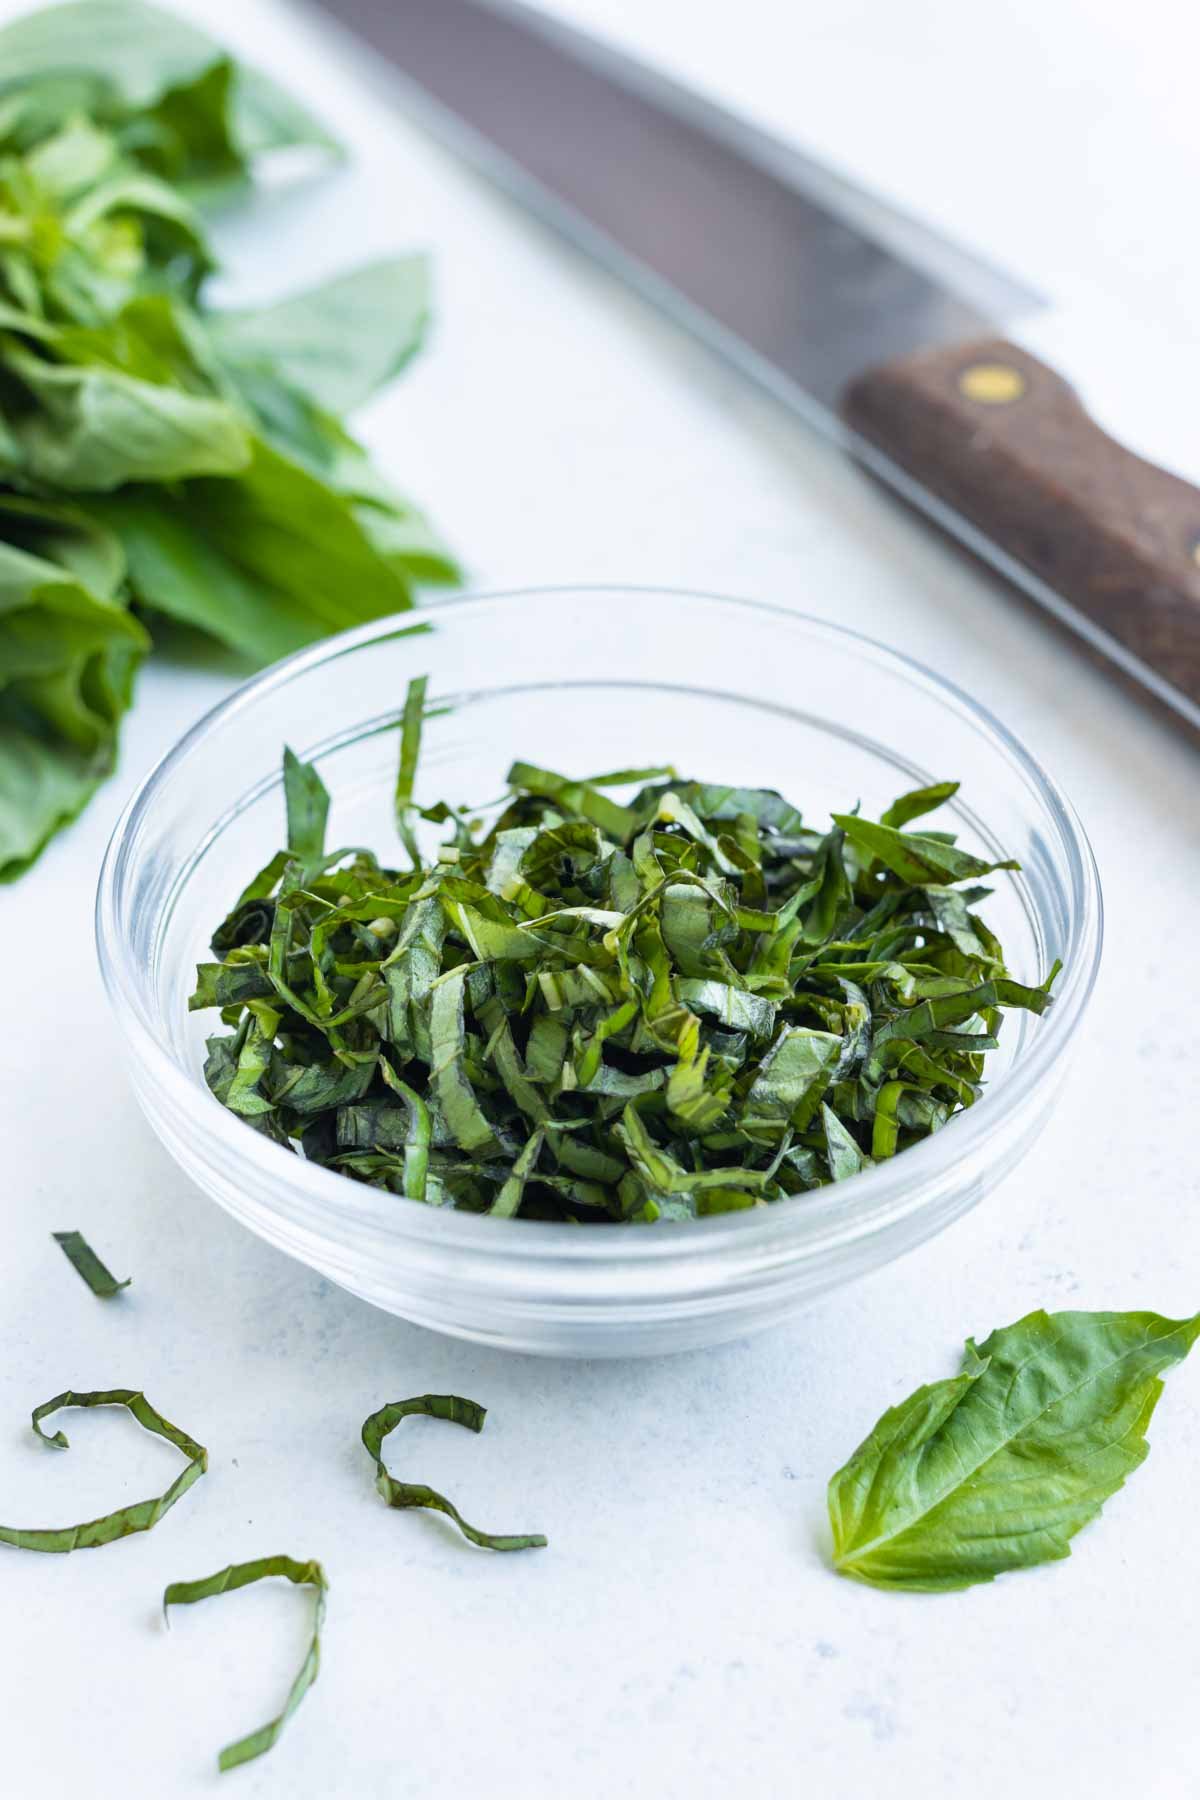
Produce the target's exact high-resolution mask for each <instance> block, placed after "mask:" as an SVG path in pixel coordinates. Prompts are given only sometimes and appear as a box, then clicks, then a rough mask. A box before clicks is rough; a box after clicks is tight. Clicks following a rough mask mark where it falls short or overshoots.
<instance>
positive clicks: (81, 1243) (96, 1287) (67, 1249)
mask: <svg viewBox="0 0 1200 1800" xmlns="http://www.w3.org/2000/svg"><path fill="white" fill-rule="evenodd" d="M51 1235H52V1236H53V1238H54V1241H55V1243H56V1244H61V1245H62V1250H63V1255H64V1256H65V1257H66V1259H67V1261H68V1262H69V1263H70V1265H71V1267H72V1268H73V1269H74V1270H75V1272H76V1273H77V1274H78V1275H79V1276H81V1277H82V1279H83V1280H84V1281H86V1282H87V1284H88V1286H89V1287H90V1288H91V1290H92V1292H93V1294H95V1295H97V1296H98V1297H99V1298H100V1299H101V1300H111V1299H112V1298H113V1296H114V1294H119V1293H120V1292H121V1290H122V1288H127V1287H128V1286H129V1283H130V1281H131V1280H132V1279H133V1278H132V1276H126V1278H125V1280H124V1281H118V1280H117V1278H116V1276H115V1275H112V1274H110V1273H109V1271H108V1270H107V1269H106V1268H105V1266H104V1264H103V1263H102V1262H101V1261H100V1258H99V1257H98V1256H97V1255H96V1252H95V1251H94V1250H93V1249H92V1246H91V1245H90V1244H89V1243H88V1241H87V1239H86V1238H85V1237H84V1236H83V1235H82V1233H81V1232H78V1231H55V1232H53V1233H52V1234H51Z"/></svg>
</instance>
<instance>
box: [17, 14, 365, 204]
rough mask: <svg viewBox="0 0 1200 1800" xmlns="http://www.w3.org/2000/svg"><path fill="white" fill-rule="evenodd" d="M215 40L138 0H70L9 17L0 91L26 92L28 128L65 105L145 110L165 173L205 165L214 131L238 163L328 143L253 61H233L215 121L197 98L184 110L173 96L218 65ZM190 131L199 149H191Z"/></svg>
mask: <svg viewBox="0 0 1200 1800" xmlns="http://www.w3.org/2000/svg"><path fill="white" fill-rule="evenodd" d="M225 61H226V59H225V58H224V56H223V54H222V52H221V50H220V48H219V46H218V45H217V44H216V43H215V42H214V40H213V39H212V38H210V37H209V36H208V34H207V33H206V32H204V31H201V30H200V29H199V28H198V27H197V26H195V25H192V24H190V23H188V22H187V21H186V20H184V19H181V18H179V17H178V15H177V14H174V13H170V12H165V11H161V10H160V9H159V8H158V7H156V6H148V5H145V4H142V0H74V3H73V4H68V5H64V6H51V7H45V8H42V9H41V10H40V11H36V12H31V13H27V14H25V15H24V16H23V17H21V18H18V19H14V20H12V21H11V22H10V23H9V24H8V25H6V26H5V27H4V28H3V30H0V95H2V94H5V93H9V92H13V91H16V92H17V93H18V94H21V95H29V94H30V93H31V92H32V93H35V94H36V95H37V97H38V99H39V101H40V105H38V107H37V110H36V119H37V126H38V128H39V129H41V130H45V129H48V128H49V127H50V126H51V125H52V124H53V123H54V122H58V123H61V122H62V121H63V120H64V119H66V118H68V117H70V115H71V114H72V113H77V112H83V111H86V112H89V113H92V114H95V115H97V116H99V117H101V118H105V119H107V120H112V121H116V122H121V121H124V120H127V119H129V118H130V117H131V116H134V117H144V116H146V115H149V116H150V118H151V120H152V122H155V121H154V115H155V112H156V109H158V111H159V117H158V120H157V121H156V122H157V123H158V124H159V125H160V128H162V129H163V130H164V131H165V130H168V129H169V130H170V132H171V134H172V135H173V137H174V140H175V152H176V158H177V160H176V161H175V164H174V166H173V167H172V169H171V170H170V173H171V175H172V178H173V179H177V180H178V179H187V178H188V177H189V176H191V175H196V176H197V177H199V178H204V177H205V176H207V175H209V174H210V173H211V167H212V161H213V157H212V148H211V140H212V137H213V134H214V131H222V130H223V135H224V137H225V140H226V148H227V154H228V158H229V159H230V160H231V161H232V162H233V163H234V166H235V167H236V168H237V169H238V170H239V171H241V170H242V169H244V167H245V165H246V164H247V163H248V162H249V161H251V160H252V159H253V158H254V157H256V156H259V155H262V154H263V153H264V152H267V151H271V150H281V149H290V148H292V147H295V146H312V147H316V148H319V149H321V150H323V151H326V152H328V151H331V150H335V149H336V148H337V146H336V144H335V143H334V141H333V140H332V139H331V138H330V136H329V134H328V132H327V131H326V129H325V127H324V126H323V125H321V124H320V123H319V122H318V121H317V120H316V119H315V118H313V116H312V114H311V113H309V112H308V111H307V110H306V109H305V108H304V107H302V106H301V105H300V104H299V103H298V102H297V101H296V100H294V99H292V97H291V95H290V94H288V93H286V92H285V91H284V90H283V89H282V88H280V87H278V86H277V85H276V83H275V82H273V81H272V80H271V79H270V78H269V77H268V76H266V75H264V74H263V73H262V72H261V71H259V70H255V69H246V68H239V69H238V70H236V71H235V72H233V74H232V79H231V80H230V82H229V91H228V97H227V100H226V101H224V102H222V103H221V110H220V112H218V114H217V115H216V118H215V119H214V117H213V115H212V113H211V112H210V114H209V116H208V117H207V118H203V117H202V121H201V123H202V129H201V130H200V131H199V132H198V131H197V122H196V116H195V115H196V111H197V108H196V104H195V99H194V96H192V97H189V99H188V102H187V111H186V112H185V110H184V107H183V106H182V105H181V104H179V103H178V101H176V103H175V104H174V105H173V104H172V97H173V96H178V95H187V92H188V89H189V88H190V87H191V86H192V84H194V83H197V82H199V81H201V80H203V78H204V77H205V76H206V74H208V73H209V72H210V71H211V70H212V68H213V66H214V65H215V64H223V63H225ZM197 137H199V143H200V145H201V146H203V147H204V148H203V151H202V152H198V150H197Z"/></svg>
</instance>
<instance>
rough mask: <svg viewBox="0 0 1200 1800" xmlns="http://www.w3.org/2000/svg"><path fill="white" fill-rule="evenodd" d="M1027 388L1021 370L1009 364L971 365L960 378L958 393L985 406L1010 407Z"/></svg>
mask: <svg viewBox="0 0 1200 1800" xmlns="http://www.w3.org/2000/svg"><path fill="white" fill-rule="evenodd" d="M1026 386H1027V383H1026V380H1025V377H1024V376H1023V375H1022V373H1021V371H1020V369H1014V368H1013V367H1012V366H1011V364H1009V363H971V364H970V366H969V367H968V368H965V369H964V370H963V371H962V373H961V374H960V376H959V378H958V391H959V393H960V394H965V395H966V397H967V399H968V400H978V401H979V402H980V404H981V405H983V406H1009V405H1011V403H1012V402H1013V401H1014V400H1019V399H1020V398H1021V395H1022V394H1023V393H1024V392H1025V388H1026Z"/></svg>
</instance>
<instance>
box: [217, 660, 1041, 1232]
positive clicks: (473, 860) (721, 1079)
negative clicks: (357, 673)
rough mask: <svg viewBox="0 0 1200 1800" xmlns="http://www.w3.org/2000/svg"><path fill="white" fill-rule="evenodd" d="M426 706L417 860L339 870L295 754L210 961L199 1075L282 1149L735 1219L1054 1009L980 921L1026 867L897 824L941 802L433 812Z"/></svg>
mask: <svg viewBox="0 0 1200 1800" xmlns="http://www.w3.org/2000/svg"><path fill="white" fill-rule="evenodd" d="M428 698H429V697H428V693H427V680H426V678H425V677H421V678H419V679H418V680H416V681H414V682H412V683H411V685H410V687H409V690H408V695H407V698H406V700H405V702H404V706H403V711H402V714H401V717H400V719H399V721H398V723H399V725H400V733H399V737H400V744H399V772H398V776H397V781H396V788H395V811H396V820H397V826H398V830H399V834H400V837H401V839H402V841H403V843H404V846H405V849H406V851H407V854H408V858H409V861H410V862H411V864H412V867H411V868H409V869H407V870H397V869H392V868H388V867H386V866H384V864H383V862H382V861H381V859H380V858H378V857H377V856H375V855H374V854H372V853H371V852H370V851H367V850H362V849H358V850H344V851H340V852H336V851H335V852H332V853H331V852H328V851H327V850H326V848H325V823H326V816H327V813H328V808H329V796H328V794H327V793H326V791H325V788H324V786H323V784H322V782H321V780H320V777H319V776H318V775H317V772H316V770H315V769H314V768H312V767H311V766H310V765H308V764H306V763H304V762H303V761H302V760H301V759H299V758H297V757H295V756H293V755H292V753H291V752H290V751H289V752H287V754H286V756H285V771H284V787H285V796H286V802H287V847H286V848H285V849H282V850H280V851H278V852H277V853H276V854H275V855H274V856H273V857H271V858H270V860H269V861H268V862H267V863H266V865H265V867H264V868H263V869H261V870H260V871H258V872H257V873H256V874H253V875H252V876H251V879H250V880H249V882H248V884H247V885H246V886H244V887H243V888H242V891H241V894H240V897H239V898H237V899H236V900H234V903H233V908H232V911H231V912H230V913H229V915H228V917H227V918H225V919H224V920H222V921H221V922H220V923H219V924H218V925H217V926H216V929H215V931H214V933H213V938H212V954H213V956H214V958H216V959H217V960H215V961H213V962H207V963H203V964H201V965H200V967H199V968H198V970H197V980H196V990H195V993H194V994H193V995H192V998H191V1002H190V1004H191V1006H192V1007H194V1008H208V1007H214V1008H218V1009H219V1010H220V1013H221V1019H222V1023H223V1024H224V1026H225V1027H226V1034H218V1035H215V1036H213V1037H211V1038H210V1039H209V1040H208V1050H209V1055H208V1061H207V1064H206V1068H205V1074H206V1078H207V1080H208V1084H209V1086H210V1087H211V1089H212V1092H213V1093H214V1094H215V1095H216V1097H217V1099H218V1100H220V1101H221V1103H222V1104H223V1105H224V1106H226V1107H228V1108H229V1109H230V1110H231V1111H232V1112H235V1113H236V1114H238V1116H239V1117H240V1118H241V1119H242V1120H243V1121H244V1122H245V1124H247V1125H248V1126H249V1127H251V1128H252V1129H253V1130H255V1131H258V1132H260V1133H262V1134H263V1135H265V1136H267V1137H269V1138H271V1139H272V1140H273V1141H274V1142H276V1143H278V1144H280V1145H281V1146H285V1147H287V1148H291V1149H298V1150H300V1151H302V1153H303V1154H304V1155H305V1156H306V1157H308V1158H310V1159H311V1160H313V1161H315V1162H318V1163H321V1164H323V1165H324V1166H325V1167H327V1168H330V1169H334V1170H337V1171H339V1172H340V1173H342V1174H344V1175H348V1176H351V1177H352V1178H353V1179H355V1180H357V1181H362V1182H366V1183H369V1184H370V1185H372V1186H374V1187H377V1188H380V1189H383V1190H385V1191H387V1192H390V1193H393V1194H396V1195H398V1196H403V1197H405V1198H408V1199H413V1200H419V1201H422V1202H423V1203H424V1204H426V1205H429V1206H450V1207H455V1208H459V1209H461V1210H464V1211H468V1212H475V1213H481V1214H483V1213H486V1214H491V1215H492V1216H493V1217H495V1218H497V1219H511V1218H514V1217H519V1218H535V1219H557V1220H570V1221H574V1222H577V1223H590V1224H619V1223H629V1222H635V1223H640V1224H652V1223H654V1222H656V1221H657V1222H666V1221H675V1220H682V1219H695V1218H699V1217H704V1216H709V1215H711V1214H714V1213H721V1212H737V1211H742V1210H745V1209H747V1208H751V1207H759V1206H768V1205H772V1204H775V1203H776V1202H778V1201H781V1200H786V1199H789V1198H793V1197H795V1196H798V1195H800V1196H802V1195H803V1194H805V1193H806V1192H808V1191H809V1190H811V1189H813V1188H817V1187H822V1186H825V1185H827V1184H829V1183H832V1182H843V1181H847V1180H851V1179H853V1178H855V1177H857V1176H858V1175H859V1174H861V1173H862V1172H863V1171H864V1170H869V1169H870V1168H871V1167H873V1166H874V1165H877V1164H879V1163H881V1162H884V1161H886V1160H887V1159H888V1158H890V1157H892V1156H895V1155H897V1154H901V1153H903V1152H904V1151H906V1150H908V1149H909V1148H911V1147H912V1146H913V1145H915V1144H919V1143H920V1142H922V1141H923V1140H924V1139H925V1138H928V1137H930V1136H931V1135H932V1134H933V1133H935V1132H937V1131H941V1130H943V1129H946V1128H951V1129H952V1128H953V1122H954V1117H955V1115H956V1114H957V1113H960V1112H962V1111H963V1110H964V1109H966V1108H968V1107H970V1106H973V1105H974V1104H975V1102H976V1101H977V1100H978V1098H979V1097H980V1095H981V1094H982V1092H983V1087H984V1077H985V1068H986V1061H987V1056H988V1053H989V1052H990V1051H991V1050H992V1049H994V1048H995V1045H996V1042H997V1034H998V1033H999V1031H1000V1029H1001V1027H1002V1024H1003V1018H1004V1015H1005V1013H1006V1012H1007V1011H1009V1010H1010V1009H1013V1008H1021V1009H1024V1010H1026V1011H1028V1012H1032V1013H1035V1014H1036V1013H1041V1012H1044V1011H1045V1009H1046V1007H1047V1006H1048V1005H1049V1004H1050V989H1051V986H1052V984H1053V981H1054V978H1055V975H1056V974H1057V965H1056V966H1055V968H1054V969H1052V970H1051V971H1050V973H1049V975H1048V976H1047V978H1046V980H1045V981H1043V982H1041V983H1040V984H1038V985H1036V986H1030V985H1026V984H1024V983H1021V982H1018V981H1014V980H1013V979H1012V977H1011V976H1010V975H1009V974H1008V972H1007V970H1006V968H1005V963H1004V953H1003V949H1002V947H1001V945H1000V944H999V943H998V942H997V940H996V937H995V935H994V934H993V933H992V931H991V930H990V929H989V927H988V926H987V924H986V923H985V921H984V919H983V917H982V916H981V914H980V911H979V910H977V909H978V908H979V907H980V906H981V904H982V903H983V902H985V901H986V899H987V896H988V891H989V890H988V889H987V888H986V887H983V886H981V885H979V881H980V877H982V876H983V875H985V874H987V873H989V872H990V871H992V870H993V868H1001V869H1003V868H1008V867H1012V866H1013V865H1012V864H1011V863H1010V862H1001V863H999V864H993V863H992V862H991V861H989V860H987V859H985V858H982V857H977V856H974V855H972V854H971V853H969V852H968V851H966V850H962V849H960V848H958V847H957V846H956V845H955V843H954V841H953V838H952V836H951V835H950V834H949V833H947V832H936V831H928V830H927V831H922V832H912V831H907V830H904V829H901V827H903V826H906V825H908V824H909V823H911V821H912V820H914V819H918V818H921V817H922V816H923V815H924V814H926V813H928V812H930V811H931V810H932V809H934V808H935V807H937V806H938V805H940V804H943V803H944V802H945V801H947V800H950V799H953V797H954V795H955V792H956V784H955V783H954V782H940V783H935V784H933V785H931V786H928V787H924V788H921V789H918V790H917V791H916V792H914V793H910V794H905V795H901V797H900V798H899V799H898V800H896V801H895V802H894V803H893V804H892V805H891V806H890V807H889V808H888V809H887V812H886V814H885V816H884V819H883V820H881V821H880V822H879V823H874V822H872V821H871V820H869V819H864V818H861V817H860V816H859V815H858V814H857V813H838V814H835V815H833V818H832V821H829V820H818V821H817V822H816V823H815V824H814V825H813V826H811V827H810V826H808V825H806V824H805V823H804V820H803V818H802V816H801V814H800V812H799V810H798V809H797V808H796V807H795V806H794V805H792V804H791V802H789V801H787V800H785V799H783V798H782V797H781V796H780V795H779V794H777V793H775V792H773V791H772V790H770V789H758V788H743V787H729V786H721V785H717V784H713V783H704V782H697V781H688V780H685V779H683V778H681V777H680V776H678V775H676V774H675V773H674V772H673V771H670V770H665V771H664V770H663V769H660V768H654V769H632V768H631V769H626V770H618V771H616V772H614V773H610V774H604V775H600V776H598V777H594V778H592V779H591V780H583V781H578V780H575V779H573V778H572V777H570V776H568V775H563V774H559V773H556V772H554V771H553V770H549V769H544V768H541V767H539V766H537V765H535V764H532V763H516V764H514V765H513V767H512V769H511V770H510V772H509V778H508V779H509V792H508V795H507V797H506V798H505V799H504V800H503V801H501V802H499V803H497V804H496V805H493V806H492V807H490V808H488V809H486V814H485V813H483V812H480V813H477V814H472V813H471V811H470V810H469V809H464V808H463V807H461V806H454V805H449V804H447V803H446V802H444V801H442V802H438V803H436V804H433V805H430V804H427V803H419V802H418V799H417V775H418V760H419V754H420V748H421V737H422V731H423V729H424V726H425V722H426V721H427V719H429V718H431V717H432V716H434V709H433V708H431V707H430V706H429V704H428ZM622 787H624V788H626V789H627V790H634V791H633V792H632V793H631V795H630V796H629V797H627V798H622V797H621V796H620V794H619V793H618V792H614V789H620V788H622ZM418 818H420V819H424V820H425V821H426V822H427V823H433V824H437V825H439V826H441V827H442V832H443V841H442V844H441V846H440V848H439V849H437V850H436V851H435V853H434V856H433V859H432V860H431V861H423V860H422V856H421V851H420V847H419V845H418V843H417V839H416V821H417V819H418ZM485 827H486V829H485ZM233 887H234V884H233V883H232V882H231V889H232V888H233Z"/></svg>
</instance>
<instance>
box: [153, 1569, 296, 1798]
mask: <svg viewBox="0 0 1200 1800" xmlns="http://www.w3.org/2000/svg"><path fill="white" fill-rule="evenodd" d="M273 1575H281V1576H282V1577H283V1578H284V1580H285V1581H292V1582H295V1583H296V1585H297V1586H298V1587H311V1588H312V1589H313V1590H314V1594H315V1605H314V1608H313V1634H312V1642H311V1644H310V1645H309V1647H308V1654H307V1656H306V1657H305V1658H304V1661H303V1663H302V1664H301V1665H300V1671H299V1673H298V1674H297V1676H296V1679H295V1680H294V1681H293V1683H292V1685H291V1687H290V1689H289V1690H288V1697H287V1699H286V1700H285V1702H284V1706H283V1711H282V1712H281V1713H280V1714H279V1716H278V1717H277V1718H274V1719H269V1720H268V1721H267V1723H266V1724H265V1725H260V1726H259V1728H258V1730H257V1731H252V1732H250V1733H249V1734H248V1735H247V1736H246V1737H244V1738H239V1739H238V1741H237V1743H235V1744H227V1745H226V1747H225V1749H224V1750H222V1751H221V1754H220V1756H219V1757H218V1758H217V1762H218V1766H219V1767H220V1769H221V1770H222V1772H224V1771H225V1770H226V1769H236V1768H237V1766H238V1764H239V1763H245V1762H252V1761H253V1760H254V1758H255V1757H256V1756H262V1755H263V1754H264V1753H265V1752H266V1751H268V1750H270V1749H271V1748H272V1746H273V1745H274V1744H275V1743H277V1742H278V1739H279V1735H280V1733H281V1732H282V1730H283V1728H284V1726H285V1725H286V1724H287V1722H288V1720H289V1719H290V1718H291V1716H292V1714H293V1713H294V1712H295V1710H296V1708H297V1707H298V1706H299V1704H300V1702H301V1700H303V1698H304V1696H305V1694H306V1693H307V1692H308V1690H309V1688H310V1687H311V1686H312V1684H313V1682H314V1681H315V1680H316V1679H317V1675H318V1673H319V1672H320V1667H321V1626H322V1625H323V1624H324V1622H325V1595H326V1594H327V1593H328V1591H329V1583H328V1582H327V1581H326V1579H325V1571H324V1569H322V1567H321V1565H320V1563H319V1562H296V1561H295V1560H294V1559H293V1558H292V1557H290V1556H262V1557H259V1558H258V1559H257V1561H255V1562H244V1563H230V1565H229V1567H228V1568H226V1569H219V1570H218V1571H217V1573H216V1574H215V1575H206V1576H203V1577H202V1578H200V1579H199V1580H197V1581H173V1582H171V1584H170V1586H169V1587H168V1588H167V1589H166V1591H165V1592H164V1594H163V1616H164V1617H166V1614H167V1609H168V1607H172V1606H191V1605H192V1604H193V1603H194V1602H195V1601H197V1600H210V1599H212V1597H213V1596H214V1595H215V1594H228V1593H232V1592H233V1591H234V1589H236V1588H242V1587H248V1586H249V1585H250V1583H251V1582H253V1581H263V1580H266V1579H267V1578H268V1577H269V1576H273Z"/></svg>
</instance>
